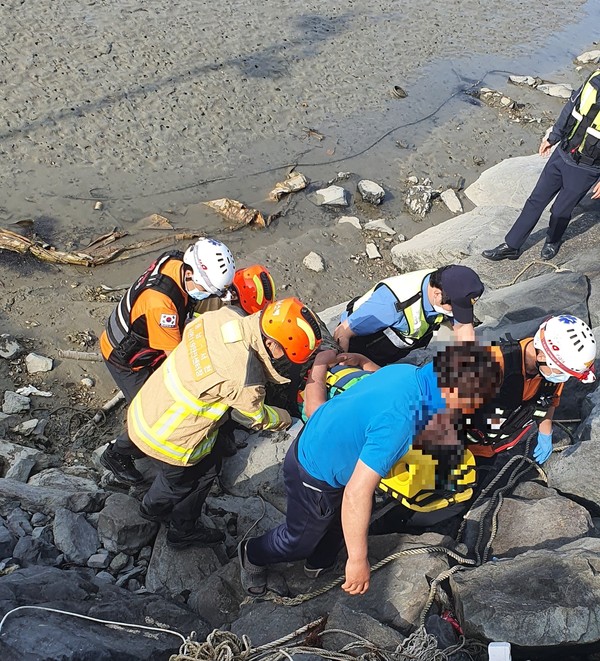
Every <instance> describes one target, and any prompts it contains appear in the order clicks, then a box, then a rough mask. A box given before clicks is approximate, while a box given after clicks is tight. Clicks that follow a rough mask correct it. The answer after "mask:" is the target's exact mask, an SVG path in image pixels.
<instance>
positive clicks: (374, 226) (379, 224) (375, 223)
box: [365, 218, 396, 236]
mask: <svg viewBox="0 0 600 661" xmlns="http://www.w3.org/2000/svg"><path fill="white" fill-rule="evenodd" d="M365 229H366V230H370V231H372V232H383V233H384V234H389V235H390V236H393V235H394V234H396V230H393V229H392V228H391V227H390V226H389V225H388V224H387V223H386V222H385V220H384V219H383V218H378V219H377V220H370V221H369V222H368V223H365Z"/></svg>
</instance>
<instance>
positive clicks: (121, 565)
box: [110, 553, 129, 573]
mask: <svg viewBox="0 0 600 661" xmlns="http://www.w3.org/2000/svg"><path fill="white" fill-rule="evenodd" d="M128 563H129V556H128V555H127V554H126V553H117V555H115V557H114V558H113V559H112V561H111V563H110V568H111V570H112V571H114V572H116V573H118V572H120V571H123V569H125V567H127V565H128Z"/></svg>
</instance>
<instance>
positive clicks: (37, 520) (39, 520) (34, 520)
mask: <svg viewBox="0 0 600 661" xmlns="http://www.w3.org/2000/svg"><path fill="white" fill-rule="evenodd" d="M48 521H50V517H49V516H48V515H47V514H42V513H41V512H36V513H35V514H33V515H32V517H31V525H32V526H43V525H46V523H48Z"/></svg>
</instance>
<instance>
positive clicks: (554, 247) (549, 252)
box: [541, 241, 560, 261]
mask: <svg viewBox="0 0 600 661" xmlns="http://www.w3.org/2000/svg"><path fill="white" fill-rule="evenodd" d="M559 250H560V241H555V242H554V243H550V241H546V243H544V246H543V247H542V252H541V257H542V259H544V260H546V261H547V260H549V259H552V258H553V257H556V255H557V254H558V251H559Z"/></svg>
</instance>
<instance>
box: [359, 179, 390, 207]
mask: <svg viewBox="0 0 600 661" xmlns="http://www.w3.org/2000/svg"><path fill="white" fill-rule="evenodd" d="M357 188H358V192H359V193H360V196H361V197H362V199H363V201H364V202H368V203H369V204H381V203H382V202H383V198H384V197H385V191H384V190H383V188H382V187H381V186H380V185H379V184H376V183H375V182H374V181H370V180H369V179H361V180H360V181H359V182H358V186H357Z"/></svg>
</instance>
